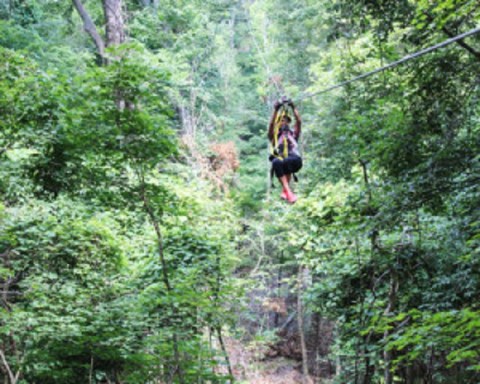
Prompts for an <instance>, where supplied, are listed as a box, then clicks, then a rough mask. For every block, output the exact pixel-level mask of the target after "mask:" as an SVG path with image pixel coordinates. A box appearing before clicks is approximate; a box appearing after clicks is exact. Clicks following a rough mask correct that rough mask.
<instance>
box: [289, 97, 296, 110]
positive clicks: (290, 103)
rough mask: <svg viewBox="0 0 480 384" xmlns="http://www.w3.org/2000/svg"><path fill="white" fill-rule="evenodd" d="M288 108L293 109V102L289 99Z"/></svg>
mask: <svg viewBox="0 0 480 384" xmlns="http://www.w3.org/2000/svg"><path fill="white" fill-rule="evenodd" d="M288 106H289V107H292V108H295V105H294V104H293V101H292V100H291V99H290V100H288Z"/></svg>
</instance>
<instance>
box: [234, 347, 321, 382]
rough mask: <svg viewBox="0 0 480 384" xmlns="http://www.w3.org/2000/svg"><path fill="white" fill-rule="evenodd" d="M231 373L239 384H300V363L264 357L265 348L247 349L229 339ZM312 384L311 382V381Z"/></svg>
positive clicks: (281, 358)
mask: <svg viewBox="0 0 480 384" xmlns="http://www.w3.org/2000/svg"><path fill="white" fill-rule="evenodd" d="M226 344H227V350H228V354H229V358H230V363H231V365H232V369H233V373H234V376H235V378H236V380H238V383H241V384H296V383H302V375H301V373H300V369H301V363H300V362H298V361H295V360H291V359H286V358H283V357H274V358H269V357H265V355H266V354H265V348H261V347H247V346H245V345H243V344H242V343H240V342H239V341H237V340H235V339H232V338H229V339H228V340H227V342H226ZM311 383H312V384H313V381H311Z"/></svg>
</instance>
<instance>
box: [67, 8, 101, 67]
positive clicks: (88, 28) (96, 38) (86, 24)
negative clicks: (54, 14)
mask: <svg viewBox="0 0 480 384" xmlns="http://www.w3.org/2000/svg"><path fill="white" fill-rule="evenodd" d="M72 1H73V5H74V6H75V8H76V9H77V12H78V14H79V15H80V17H81V18H82V20H83V29H84V30H85V32H87V33H88V34H89V35H90V37H91V38H92V39H93V42H94V43H95V46H96V47H97V51H98V54H99V55H100V56H101V57H102V58H103V57H104V56H105V42H104V41H103V39H102V37H101V36H100V35H99V33H98V31H97V28H96V27H95V24H94V23H93V21H92V18H91V17H90V15H89V14H88V12H87V11H86V9H85V7H84V6H83V4H82V2H81V1H80V0H72Z"/></svg>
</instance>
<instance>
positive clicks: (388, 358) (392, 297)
mask: <svg viewBox="0 0 480 384" xmlns="http://www.w3.org/2000/svg"><path fill="white" fill-rule="evenodd" d="M397 292H398V278H397V276H396V274H395V272H394V271H392V272H391V277H390V290H389V292H388V304H387V308H386V309H385V311H384V313H383V314H384V316H389V315H390V314H392V313H393V311H394V310H395V304H396V300H397ZM389 335H390V333H389V331H388V330H387V331H385V332H384V333H383V341H384V342H385V343H386V342H387V339H388V336H389ZM383 359H384V361H385V370H384V380H385V384H393V374H392V371H391V369H392V352H391V351H388V350H387V349H385V350H384V351H383Z"/></svg>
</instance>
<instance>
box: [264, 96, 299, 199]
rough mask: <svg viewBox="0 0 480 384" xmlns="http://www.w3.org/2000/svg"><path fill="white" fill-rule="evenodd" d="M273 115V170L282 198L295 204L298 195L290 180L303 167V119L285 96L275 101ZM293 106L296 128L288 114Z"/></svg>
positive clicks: (269, 128)
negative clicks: (299, 142) (300, 138)
mask: <svg viewBox="0 0 480 384" xmlns="http://www.w3.org/2000/svg"><path fill="white" fill-rule="evenodd" d="M273 107H274V110H273V114H272V117H271V119H270V124H269V127H268V139H269V140H270V143H271V150H270V161H271V162H272V172H274V173H275V176H277V178H278V180H279V181H280V184H281V185H282V192H281V194H280V198H281V199H283V200H286V201H288V202H289V203H290V204H293V203H295V202H296V201H297V196H296V195H295V193H293V191H292V189H291V188H290V180H291V178H292V175H293V177H294V178H295V173H296V172H298V171H299V170H300V169H301V168H302V164H303V162H302V158H301V156H300V151H299V148H298V139H299V137H300V133H301V131H302V120H301V118H300V114H299V113H298V110H297V108H295V105H294V104H293V101H292V100H289V99H287V98H286V97H283V98H282V99H280V100H279V101H277V102H275V104H274V106H273ZM289 107H290V108H291V110H292V112H293V115H294V117H295V128H294V129H291V128H290V123H291V122H292V118H291V117H290V115H289V114H288V108H289Z"/></svg>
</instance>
